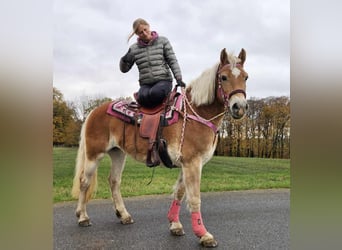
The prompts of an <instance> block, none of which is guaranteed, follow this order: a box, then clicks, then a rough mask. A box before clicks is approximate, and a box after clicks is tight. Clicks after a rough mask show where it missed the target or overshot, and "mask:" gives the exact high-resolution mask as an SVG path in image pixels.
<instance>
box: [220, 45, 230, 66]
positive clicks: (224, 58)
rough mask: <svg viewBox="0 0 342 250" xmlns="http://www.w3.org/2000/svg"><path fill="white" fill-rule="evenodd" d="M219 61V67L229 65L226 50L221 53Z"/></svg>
mask: <svg viewBox="0 0 342 250" xmlns="http://www.w3.org/2000/svg"><path fill="white" fill-rule="evenodd" d="M220 60H221V65H226V64H228V63H229V61H228V55H227V52H226V48H224V49H223V50H222V51H221V56H220Z"/></svg>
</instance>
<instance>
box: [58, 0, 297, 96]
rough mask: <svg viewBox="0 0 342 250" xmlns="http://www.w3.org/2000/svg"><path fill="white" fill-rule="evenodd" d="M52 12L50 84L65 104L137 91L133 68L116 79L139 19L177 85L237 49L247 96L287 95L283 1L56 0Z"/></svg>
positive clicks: (286, 8)
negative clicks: (175, 69)
mask: <svg viewBox="0 0 342 250" xmlns="http://www.w3.org/2000/svg"><path fill="white" fill-rule="evenodd" d="M53 10H54V19H53V20H54V36H53V39H54V77H53V81H54V82H53V86H54V87H56V88H57V89H59V90H60V91H61V92H62V93H63V95H64V98H65V99H66V100H68V101H73V100H76V99H78V98H80V97H81V96H90V97H92V96H95V97H110V98H113V99H114V98H117V97H120V96H122V97H127V96H132V93H133V92H135V91H137V90H138V88H139V85H138V71H137V68H136V66H134V67H133V68H132V69H131V70H130V71H129V72H128V73H125V74H124V73H121V72H120V70H119V61H120V58H121V57H122V56H123V55H124V54H125V53H126V52H127V50H128V48H129V46H130V45H131V44H132V43H134V42H135V41H136V37H133V38H131V40H130V42H129V43H127V37H128V35H129V33H130V32H131V30H132V23H133V21H134V20H135V19H136V18H139V17H141V18H144V19H145V20H147V21H148V22H149V23H150V27H151V30H155V31H157V32H158V33H159V35H161V36H166V37H167V38H168V39H169V40H170V42H171V44H172V47H173V49H174V51H175V53H176V56H177V58H178V62H179V65H180V67H181V70H182V74H183V80H184V82H190V81H191V80H193V79H194V78H196V77H198V76H199V75H200V74H201V73H202V72H203V71H204V70H205V69H207V68H209V67H212V66H213V65H214V64H215V63H217V62H218V61H219V56H220V52H221V50H222V49H223V48H226V50H227V51H228V52H233V53H234V54H236V55H237V54H238V53H239V52H240V50H241V48H244V49H245V50H246V52H247V59H246V63H245V70H246V71H247V72H248V74H249V79H248V81H247V95H248V98H250V97H256V98H263V97H268V96H283V95H285V96H290V1H289V0H235V1H230V0H182V1H175V0H144V1H136V0H126V1H122V0H58V1H53Z"/></svg>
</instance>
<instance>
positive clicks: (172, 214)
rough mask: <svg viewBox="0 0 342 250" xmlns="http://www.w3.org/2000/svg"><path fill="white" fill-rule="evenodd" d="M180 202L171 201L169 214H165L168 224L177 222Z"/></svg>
mask: <svg viewBox="0 0 342 250" xmlns="http://www.w3.org/2000/svg"><path fill="white" fill-rule="evenodd" d="M180 205H181V203H180V201H179V200H173V202H172V204H171V207H170V209H169V212H168V214H167V218H168V219H169V221H170V222H178V221H179V211H180V208H181V207H180Z"/></svg>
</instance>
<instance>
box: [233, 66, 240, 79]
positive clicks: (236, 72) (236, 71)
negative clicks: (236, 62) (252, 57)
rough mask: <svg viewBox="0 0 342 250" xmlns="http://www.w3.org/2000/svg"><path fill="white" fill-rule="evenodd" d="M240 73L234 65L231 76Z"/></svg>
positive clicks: (236, 75)
mask: <svg viewBox="0 0 342 250" xmlns="http://www.w3.org/2000/svg"><path fill="white" fill-rule="evenodd" d="M240 73H241V71H240V70H239V69H238V68H236V67H234V68H233V70H232V74H233V76H235V78H237V77H238V76H239V75H240Z"/></svg>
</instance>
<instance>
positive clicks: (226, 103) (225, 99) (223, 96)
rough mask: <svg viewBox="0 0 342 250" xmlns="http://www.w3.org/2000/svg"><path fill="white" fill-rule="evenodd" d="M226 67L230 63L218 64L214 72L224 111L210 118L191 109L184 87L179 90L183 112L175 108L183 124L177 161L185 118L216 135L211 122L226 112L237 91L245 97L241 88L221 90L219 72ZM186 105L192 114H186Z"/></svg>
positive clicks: (180, 152) (217, 129)
mask: <svg viewBox="0 0 342 250" xmlns="http://www.w3.org/2000/svg"><path fill="white" fill-rule="evenodd" d="M238 65H239V64H238ZM227 67H229V68H230V64H225V65H223V66H221V65H219V67H218V70H217V73H216V84H217V90H216V96H217V97H218V98H221V99H222V101H223V104H224V111H223V112H222V113H220V114H218V115H216V116H214V117H212V118H210V119H204V118H203V117H201V116H200V115H199V114H197V113H196V111H195V110H194V109H193V107H192V105H191V102H190V101H189V100H188V98H187V96H186V92H185V88H184V87H183V88H182V90H181V91H182V92H181V93H182V94H181V95H182V106H183V108H184V111H183V112H182V111H181V110H177V111H178V112H179V113H180V114H182V116H183V126H182V130H181V140H180V144H179V149H178V153H177V157H176V161H178V160H179V159H180V157H181V156H182V146H183V142H184V132H185V125H186V121H187V119H192V120H194V121H197V122H200V123H202V124H204V125H206V126H208V127H209V128H211V129H212V131H213V132H214V134H215V135H216V136H217V133H218V131H219V128H218V127H216V125H215V124H214V123H212V121H213V120H215V119H216V118H219V117H221V116H223V115H224V114H226V112H227V111H228V109H229V100H230V98H231V97H232V96H233V95H235V94H238V93H242V94H243V95H244V96H245V98H246V92H245V91H244V90H243V89H234V90H232V91H231V92H230V93H229V94H226V92H225V91H224V90H223V87H222V79H221V73H222V71H223V70H226V69H227ZM187 106H188V107H189V108H190V110H191V111H192V113H193V115H192V114H188V112H187ZM216 136H215V138H216Z"/></svg>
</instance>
